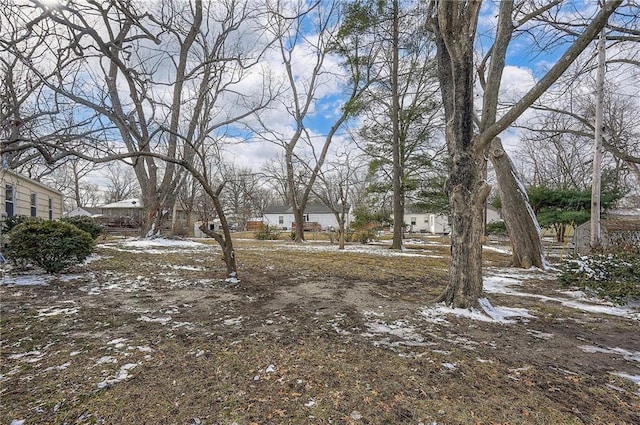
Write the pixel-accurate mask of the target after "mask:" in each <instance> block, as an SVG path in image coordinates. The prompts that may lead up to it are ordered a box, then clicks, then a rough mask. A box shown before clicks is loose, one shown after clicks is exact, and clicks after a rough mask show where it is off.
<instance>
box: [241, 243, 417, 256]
mask: <svg viewBox="0 0 640 425" xmlns="http://www.w3.org/2000/svg"><path fill="white" fill-rule="evenodd" d="M243 249H247V250H254V251H260V250H262V248H243ZM270 249H272V250H273V249H281V250H285V249H286V250H287V251H302V252H335V253H357V254H371V255H382V256H385V257H425V256H426V253H424V252H423V250H415V249H414V250H411V249H405V250H402V251H396V250H391V249H389V247H388V246H384V245H346V246H345V249H338V246H337V245H331V244H320V243H302V244H294V243H280V244H274V245H273V246H272V247H270Z"/></svg>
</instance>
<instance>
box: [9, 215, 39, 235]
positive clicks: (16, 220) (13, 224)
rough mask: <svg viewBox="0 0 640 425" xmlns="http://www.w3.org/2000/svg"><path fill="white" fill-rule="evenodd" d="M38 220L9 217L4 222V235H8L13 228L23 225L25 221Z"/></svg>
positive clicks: (24, 216)
mask: <svg viewBox="0 0 640 425" xmlns="http://www.w3.org/2000/svg"><path fill="white" fill-rule="evenodd" d="M37 220H39V219H38V218H35V217H30V216H27V215H14V216H12V217H7V218H5V219H4V221H3V222H2V234H3V235H6V234H7V233H9V232H10V231H11V230H13V228H14V227H16V226H17V225H18V224H20V223H23V222H25V221H37Z"/></svg>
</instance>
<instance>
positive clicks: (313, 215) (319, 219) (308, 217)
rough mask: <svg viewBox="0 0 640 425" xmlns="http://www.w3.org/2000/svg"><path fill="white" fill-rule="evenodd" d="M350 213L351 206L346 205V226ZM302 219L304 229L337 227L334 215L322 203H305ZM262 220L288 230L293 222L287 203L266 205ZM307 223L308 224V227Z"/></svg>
mask: <svg viewBox="0 0 640 425" xmlns="http://www.w3.org/2000/svg"><path fill="white" fill-rule="evenodd" d="M339 208H340V207H339ZM352 215H353V214H352V211H351V208H350V207H348V206H347V214H346V217H345V222H346V226H347V227H348V226H349V223H351V220H352ZM304 221H305V229H307V228H309V229H318V230H329V229H331V228H333V229H337V228H338V220H336V217H335V215H334V214H333V212H332V211H331V210H330V209H329V208H328V207H327V206H325V205H323V204H307V207H306V208H305V210H304ZM262 222H263V223H264V224H265V225H268V226H271V227H277V228H278V229H282V230H290V229H292V228H293V227H294V222H295V219H294V217H293V209H292V208H291V207H290V206H288V205H273V206H270V207H267V208H265V210H264V212H263V214H262ZM307 223H308V224H309V226H308V227H307Z"/></svg>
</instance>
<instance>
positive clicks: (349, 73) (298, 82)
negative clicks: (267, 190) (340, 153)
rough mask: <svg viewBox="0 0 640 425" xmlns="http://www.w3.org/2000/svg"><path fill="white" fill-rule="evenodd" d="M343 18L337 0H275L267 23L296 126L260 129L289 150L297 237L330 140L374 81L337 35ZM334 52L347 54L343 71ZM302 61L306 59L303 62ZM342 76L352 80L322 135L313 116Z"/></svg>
mask: <svg viewBox="0 0 640 425" xmlns="http://www.w3.org/2000/svg"><path fill="white" fill-rule="evenodd" d="M288 6H291V5H288ZM339 18H340V9H339V2H338V1H333V0H332V1H330V2H316V3H313V4H312V5H311V6H310V7H309V6H308V5H307V4H306V3H304V2H302V1H300V2H298V3H295V4H294V5H292V9H288V8H287V7H286V6H285V3H281V2H276V4H274V5H273V7H272V10H271V17H270V22H269V26H268V28H267V29H268V31H270V32H271V33H272V34H274V36H276V37H277V39H278V41H277V48H278V54H279V58H280V60H281V61H282V64H283V65H284V72H285V77H284V79H285V81H286V83H285V85H286V87H287V96H286V97H285V98H282V99H281V101H282V102H283V104H284V107H285V108H286V110H287V113H288V114H289V116H290V119H291V122H292V132H291V133H284V132H282V131H280V130H278V129H277V128H274V126H272V125H271V124H270V123H265V122H264V121H263V122H262V131H258V132H256V133H257V134H258V135H259V136H260V137H262V138H263V139H265V140H267V141H270V142H272V143H276V144H278V145H279V146H281V147H282V149H283V150H284V160H285V167H286V190H287V203H288V204H289V205H290V206H291V208H292V209H293V215H294V218H295V223H296V229H295V241H296V242H301V241H303V240H304V210H305V207H306V204H307V201H308V200H309V196H310V194H311V191H312V189H313V186H314V183H315V181H316V179H317V177H318V173H319V172H320V170H321V169H322V166H323V164H324V162H325V160H326V158H327V154H328V152H329V146H330V145H331V143H332V141H333V138H334V137H335V135H336V133H337V132H338V130H339V129H340V128H341V127H342V126H343V124H344V123H345V122H346V121H347V120H348V118H349V116H350V115H351V114H352V112H353V110H352V107H351V106H352V105H353V104H354V103H357V101H358V100H359V98H360V96H361V95H362V93H363V90H364V89H365V88H366V87H367V85H368V84H369V83H370V81H371V76H370V75H369V74H368V73H367V70H366V67H364V66H363V63H362V61H360V60H359V59H358V58H359V57H360V55H361V54H362V52H361V51H360V50H351V49H346V48H345V45H344V43H343V41H344V40H341V39H340V38H337V37H336V35H337V30H338V24H339ZM333 53H340V54H341V55H343V56H344V57H345V61H344V64H343V65H344V66H343V70H342V71H340V73H341V74H342V75H338V69H337V67H335V66H334V67H333V69H332V67H331V66H330V60H329V58H330V56H331V54H333ZM300 61H304V62H303V63H304V66H301V62H300ZM300 68H302V69H303V71H300ZM345 74H346V76H345ZM341 79H342V80H344V79H346V80H347V81H346V82H343V83H344V84H343V85H344V90H343V93H344V96H343V98H342V99H341V101H340V102H341V103H340V106H339V107H338V111H337V113H336V116H335V117H333V118H332V121H331V124H330V127H329V129H328V130H327V132H326V134H323V135H317V136H316V135H313V134H311V133H310V131H309V124H308V121H309V120H310V119H311V118H312V116H313V110H314V107H315V106H316V101H317V100H318V98H319V97H321V96H322V94H321V93H322V90H323V89H324V86H326V85H328V84H330V83H331V82H334V81H340V80H341Z"/></svg>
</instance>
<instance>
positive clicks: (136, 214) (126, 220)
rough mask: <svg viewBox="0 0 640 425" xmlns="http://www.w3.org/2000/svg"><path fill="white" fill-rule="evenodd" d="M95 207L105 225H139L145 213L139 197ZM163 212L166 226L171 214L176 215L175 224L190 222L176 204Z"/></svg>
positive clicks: (169, 221)
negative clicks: (165, 217)
mask: <svg viewBox="0 0 640 425" xmlns="http://www.w3.org/2000/svg"><path fill="white" fill-rule="evenodd" d="M97 209H98V210H100V212H101V214H102V215H101V216H100V220H102V222H103V223H104V224H105V225H106V226H107V227H132V228H133V227H141V226H142V223H143V222H144V218H145V214H146V211H145V209H144V203H143V201H142V199H140V198H129V199H123V200H121V201H118V202H112V203H110V204H106V205H102V206H99V207H97ZM165 213H166V214H167V220H166V221H165V225H167V226H170V225H171V224H172V219H173V214H175V217H176V220H175V224H176V225H179V226H186V225H187V224H188V223H191V222H192V220H191V218H190V217H187V213H186V212H185V211H184V210H182V209H181V208H179V207H178V205H176V208H174V209H173V210H172V211H166V212H165Z"/></svg>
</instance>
